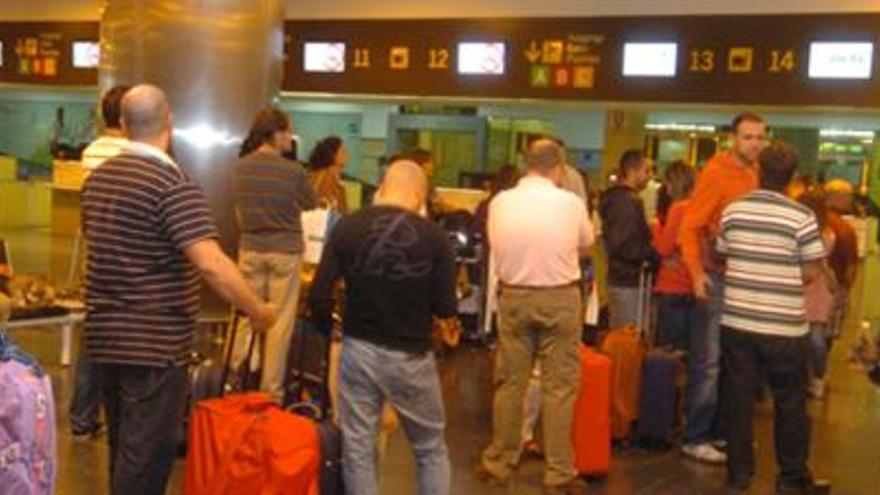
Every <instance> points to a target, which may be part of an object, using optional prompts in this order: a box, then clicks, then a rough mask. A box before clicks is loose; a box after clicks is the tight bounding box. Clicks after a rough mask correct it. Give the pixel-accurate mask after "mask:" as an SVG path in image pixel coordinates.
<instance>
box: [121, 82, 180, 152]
mask: <svg viewBox="0 0 880 495" xmlns="http://www.w3.org/2000/svg"><path fill="white" fill-rule="evenodd" d="M122 128H123V130H124V131H125V134H126V136H127V137H128V138H129V139H131V140H132V141H142V142H147V143H151V144H156V143H161V142H162V141H163V140H167V139H170V134H171V108H170V107H169V105H168V98H167V97H166V96H165V92H163V91H162V90H161V89H159V88H157V87H156V86H152V85H149V84H141V85H138V86H135V87H133V88H131V89H130V90H129V91H128V92H127V93H125V97H124V98H122ZM161 147H162V148H165V147H167V144H166V145H165V146H161Z"/></svg>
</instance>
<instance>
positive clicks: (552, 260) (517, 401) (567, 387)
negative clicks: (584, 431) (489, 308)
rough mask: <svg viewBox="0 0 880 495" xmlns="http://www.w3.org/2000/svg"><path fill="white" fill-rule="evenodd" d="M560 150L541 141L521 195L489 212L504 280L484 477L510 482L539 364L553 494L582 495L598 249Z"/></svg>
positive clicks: (532, 150)
mask: <svg viewBox="0 0 880 495" xmlns="http://www.w3.org/2000/svg"><path fill="white" fill-rule="evenodd" d="M564 162H565V157H564V154H563V151H562V148H560V147H559V145H557V144H556V143H554V142H553V141H550V140H543V139H542V140H538V141H535V142H534V143H533V144H532V145H531V146H530V147H529V150H528V152H527V154H526V163H527V165H528V171H527V174H526V176H525V177H524V178H523V179H521V180H520V182H519V184H518V185H517V187H515V188H513V189H510V190H508V191H505V192H502V193H500V194H499V195H498V196H496V198H495V199H494V200H493V201H492V203H491V205H490V206H489V226H488V232H489V244H490V245H491V249H492V256H493V258H494V260H495V268H496V270H497V272H498V275H499V279H500V281H501V297H500V302H499V315H498V323H499V333H498V353H497V355H496V359H497V362H496V368H495V369H496V371H495V384H496V385H495V404H494V418H493V420H494V424H493V437H492V443H491V444H490V445H489V447H488V448H487V449H486V450H485V452H484V453H483V457H482V460H481V462H480V465H479V466H478V467H477V474H478V475H479V476H480V477H481V478H483V479H484V480H486V481H494V482H501V483H504V482H506V481H507V480H508V479H509V478H510V475H511V473H512V470H513V468H514V466H515V465H516V464H517V462H518V461H519V456H520V449H521V446H522V444H521V434H522V432H521V428H522V412H523V399H524V395H525V391H526V387H527V385H528V381H529V375H530V374H531V371H532V367H533V365H534V363H535V361H536V360H537V361H538V362H539V363H540V366H541V370H542V376H541V380H542V383H541V387H542V394H543V396H544V400H543V411H542V417H543V421H544V432H545V447H546V460H547V465H546V469H545V474H544V490H545V493H549V494H579V493H584V491H585V490H586V486H585V485H584V484H583V482H581V481H580V480H579V479H578V477H577V473H576V472H575V469H574V455H573V451H572V443H571V425H572V419H573V414H574V401H575V396H576V395H577V391H578V386H579V374H580V362H579V358H578V352H577V346H578V341H579V340H580V332H579V329H580V328H581V321H582V317H583V311H582V299H581V292H580V289H579V287H578V284H579V281H580V278H581V270H580V264H579V260H580V258H581V257H582V256H584V255H586V254H587V252H588V250H589V248H590V247H591V246H592V244H593V241H594V235H593V230H592V226H591V225H590V221H589V218H588V216H587V210H586V206H585V205H584V202H583V201H581V200H580V199H579V198H578V197H577V196H576V195H574V194H572V193H570V192H567V191H564V190H562V189H560V188H559V187H558V185H559V183H560V182H561V180H562V174H563V173H564V170H563V164H564Z"/></svg>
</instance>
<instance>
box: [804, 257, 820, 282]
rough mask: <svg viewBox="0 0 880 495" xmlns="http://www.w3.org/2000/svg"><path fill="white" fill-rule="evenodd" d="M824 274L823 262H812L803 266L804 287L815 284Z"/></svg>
mask: <svg viewBox="0 0 880 495" xmlns="http://www.w3.org/2000/svg"><path fill="white" fill-rule="evenodd" d="M823 272H824V267H823V266H822V260H817V261H810V262H808V263H804V264H803V265H801V279H802V280H803V281H804V285H809V284H811V283H813V281H815V280H817V279H818V278H819V277H821V276H822V273H823Z"/></svg>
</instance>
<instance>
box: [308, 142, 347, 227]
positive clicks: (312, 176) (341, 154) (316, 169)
mask: <svg viewBox="0 0 880 495" xmlns="http://www.w3.org/2000/svg"><path fill="white" fill-rule="evenodd" d="M347 162H348V150H346V149H345V144H344V143H343V142H342V139H341V138H339V137H338V136H328V137H326V138H324V139H322V140H320V141H318V143H317V144H315V147H314V148H313V149H312V152H311V154H310V155H309V163H308V165H309V182H310V183H311V184H312V188H313V189H314V190H315V194H317V196H318V201H320V202H321V204H323V205H324V206H326V207H328V208H330V209H331V210H334V211H337V212H339V213H342V214H345V213H348V200H347V199H346V196H345V187H343V185H342V171H343V170H344V169H345V165H346V163H347Z"/></svg>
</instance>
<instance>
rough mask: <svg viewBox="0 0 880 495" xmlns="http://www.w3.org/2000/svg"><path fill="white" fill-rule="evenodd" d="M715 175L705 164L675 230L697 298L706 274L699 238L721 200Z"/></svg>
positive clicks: (702, 296)
mask: <svg viewBox="0 0 880 495" xmlns="http://www.w3.org/2000/svg"><path fill="white" fill-rule="evenodd" d="M716 181H717V178H716V177H713V174H712V173H711V169H709V168H706V169H703V171H702V172H701V173H700V175H699V177H697V185H696V187H695V188H694V193H693V195H692V196H691V199H690V202H689V206H688V209H687V212H685V214H684V218H682V221H681V228H680V229H679V232H678V245H679V247H680V248H681V258H682V262H684V264H685V266H686V267H687V269H688V271H689V272H690V274H691V279H692V280H693V283H694V295H695V296H696V297H697V298H699V299H706V297H708V294H707V286H708V285H709V283H710V282H709V278H708V276H706V272H705V270H704V269H703V260H702V257H701V254H700V246H701V243H702V238H703V236H704V235H705V232H706V229H707V227H708V226H709V223H710V222H711V221H712V217H713V216H714V214H715V211H716V210H717V208H718V205H719V203H720V202H721V196H720V194H719V191H718V189H717V187H718V185H717V184H716Z"/></svg>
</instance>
